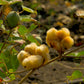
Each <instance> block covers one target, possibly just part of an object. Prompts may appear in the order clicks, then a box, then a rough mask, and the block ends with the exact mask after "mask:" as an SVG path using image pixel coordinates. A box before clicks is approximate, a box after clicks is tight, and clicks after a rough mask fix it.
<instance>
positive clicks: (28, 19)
mask: <svg viewBox="0 0 84 84" xmlns="http://www.w3.org/2000/svg"><path fill="white" fill-rule="evenodd" d="M20 20H21V21H22V22H31V21H34V20H35V19H33V18H32V17H31V16H30V15H22V16H20ZM35 21H36V20H35Z"/></svg>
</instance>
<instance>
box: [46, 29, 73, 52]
mask: <svg viewBox="0 0 84 84" xmlns="http://www.w3.org/2000/svg"><path fill="white" fill-rule="evenodd" d="M46 42H47V44H48V46H50V47H52V48H54V49H56V50H57V51H58V52H59V53H63V52H64V51H65V50H67V49H69V48H71V47H72V45H73V44H74V40H73V38H72V37H71V36H70V31H69V30H68V29H67V28H62V29H60V30H57V29H55V28H50V29H49V30H48V31H47V36H46Z"/></svg>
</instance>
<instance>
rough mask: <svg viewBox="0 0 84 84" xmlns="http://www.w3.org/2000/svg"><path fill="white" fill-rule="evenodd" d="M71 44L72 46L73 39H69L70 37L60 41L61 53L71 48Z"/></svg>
mask: <svg viewBox="0 0 84 84" xmlns="http://www.w3.org/2000/svg"><path fill="white" fill-rule="evenodd" d="M73 44H74V40H73V38H71V37H70V36H67V37H65V38H64V39H63V40H62V41H61V48H62V51H65V50H67V49H69V48H71V47H72V45H73Z"/></svg>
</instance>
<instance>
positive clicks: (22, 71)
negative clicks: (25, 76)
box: [11, 70, 27, 74]
mask: <svg viewBox="0 0 84 84" xmlns="http://www.w3.org/2000/svg"><path fill="white" fill-rule="evenodd" d="M26 71H27V70H22V71H17V72H11V74H19V73H23V72H26Z"/></svg>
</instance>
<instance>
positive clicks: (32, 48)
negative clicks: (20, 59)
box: [24, 43, 37, 55]
mask: <svg viewBox="0 0 84 84" xmlns="http://www.w3.org/2000/svg"><path fill="white" fill-rule="evenodd" d="M36 49H37V45H36V43H30V44H28V45H26V46H25V48H24V50H25V51H26V52H29V53H30V54H31V55H35V54H36Z"/></svg>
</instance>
